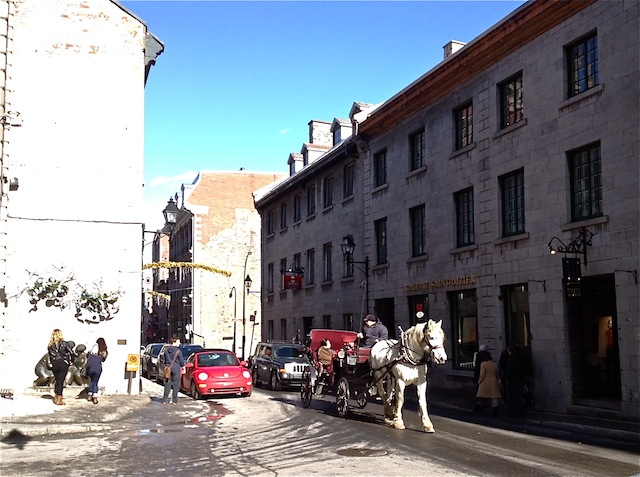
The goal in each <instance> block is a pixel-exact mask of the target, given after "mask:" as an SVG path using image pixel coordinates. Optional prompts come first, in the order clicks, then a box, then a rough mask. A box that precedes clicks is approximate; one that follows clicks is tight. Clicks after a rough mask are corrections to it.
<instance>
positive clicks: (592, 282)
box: [567, 274, 622, 401]
mask: <svg viewBox="0 0 640 477" xmlns="http://www.w3.org/2000/svg"><path fill="white" fill-rule="evenodd" d="M581 282H582V283H581V290H580V296H579V297H577V298H574V299H570V298H569V299H567V310H568V319H569V342H570V346H571V356H572V366H573V373H572V374H573V390H574V396H575V397H576V398H577V399H581V398H583V399H600V400H613V401H619V400H620V399H621V397H622V394H621V389H620V354H619V350H618V324H617V313H616V294H615V277H614V275H612V274H611V275H599V276H592V277H583V278H582V280H581Z"/></svg>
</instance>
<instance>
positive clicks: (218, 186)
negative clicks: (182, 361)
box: [153, 170, 284, 357]
mask: <svg viewBox="0 0 640 477" xmlns="http://www.w3.org/2000/svg"><path fill="white" fill-rule="evenodd" d="M283 176H284V175H283V174H280V173H278V174H275V173H261V172H250V171H246V170H241V171H201V172H200V173H199V174H198V176H197V177H196V179H195V180H194V182H193V183H192V184H185V185H183V186H182V188H181V191H180V194H176V197H175V199H176V200H175V202H176V205H177V207H178V209H179V212H178V216H177V221H176V224H175V226H171V227H169V226H165V229H164V230H163V232H164V233H165V234H169V235H168V241H167V242H165V246H168V256H167V258H168V261H170V262H182V263H186V264H189V265H190V266H183V267H173V268H169V269H168V270H169V272H168V275H167V276H166V277H165V278H166V281H163V280H162V279H160V280H158V279H156V280H154V287H155V290H158V291H161V292H162V293H163V294H164V295H168V296H169V297H170V299H169V300H168V301H167V300H162V299H156V300H154V306H153V308H154V312H155V314H156V316H157V317H158V318H159V340H160V341H168V339H169V338H170V336H171V335H178V336H179V337H181V338H182V340H183V342H191V343H198V344H202V345H206V346H207V347H223V348H227V349H233V350H234V351H235V352H236V353H237V354H238V356H239V357H243V356H244V357H247V356H248V355H249V349H250V347H251V337H252V336H253V337H254V338H255V339H256V341H257V340H258V339H259V337H260V332H261V331H260V318H261V316H259V313H258V312H259V311H260V293H259V290H260V278H261V277H260V231H261V230H260V216H259V215H258V213H257V212H256V210H255V206H254V204H253V197H252V192H253V191H255V190H258V189H262V188H264V187H268V185H269V184H272V183H274V182H276V181H278V180H280V179H281V178H282V177H283ZM165 236H166V235H165ZM161 247H162V242H161V241H159V240H157V241H156V242H154V248H155V251H154V255H153V256H154V257H156V259H160V260H162V259H161V257H162V254H161V253H160V249H161ZM247 276H249V278H251V280H252V284H251V286H250V288H249V289H248V290H247V288H246V286H245V278H246V277H247ZM256 315H258V317H257V319H256ZM163 317H166V319H164V318H163ZM243 344H244V351H243Z"/></svg>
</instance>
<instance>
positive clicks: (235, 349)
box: [229, 287, 238, 353]
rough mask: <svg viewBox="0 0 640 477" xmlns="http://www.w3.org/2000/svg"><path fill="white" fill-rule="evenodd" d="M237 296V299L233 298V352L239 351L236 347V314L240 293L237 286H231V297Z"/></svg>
mask: <svg viewBox="0 0 640 477" xmlns="http://www.w3.org/2000/svg"><path fill="white" fill-rule="evenodd" d="M232 296H235V300H233V352H234V353H235V352H236V351H237V348H236V316H237V313H236V312H237V310H238V293H237V292H236V287H231V291H230V292H229V298H231V297H232Z"/></svg>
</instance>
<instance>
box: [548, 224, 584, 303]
mask: <svg viewBox="0 0 640 477" xmlns="http://www.w3.org/2000/svg"><path fill="white" fill-rule="evenodd" d="M592 238H593V232H591V231H589V230H587V229H586V228H584V227H583V228H582V230H581V231H580V234H579V235H578V236H577V237H576V238H574V239H573V240H571V242H569V243H568V244H565V243H564V242H563V241H562V240H560V239H559V238H558V237H553V238H552V239H551V240H549V244H548V245H549V253H550V254H551V255H555V254H557V253H558V252H559V253H564V257H563V258H562V278H563V281H564V286H565V292H566V295H567V297H568V298H577V297H579V296H580V295H581V290H580V281H581V279H582V270H581V269H580V258H578V257H567V254H568V253H572V254H574V255H583V256H584V263H585V264H586V263H587V246H590V245H591V239H592ZM554 242H557V245H555V246H554Z"/></svg>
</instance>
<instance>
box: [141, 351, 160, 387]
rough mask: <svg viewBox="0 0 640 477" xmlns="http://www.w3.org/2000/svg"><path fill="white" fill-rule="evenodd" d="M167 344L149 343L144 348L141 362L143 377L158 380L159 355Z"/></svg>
mask: <svg viewBox="0 0 640 477" xmlns="http://www.w3.org/2000/svg"><path fill="white" fill-rule="evenodd" d="M164 344H165V343H149V344H148V345H147V346H145V347H144V350H143V351H142V356H141V357H140V361H141V363H142V376H143V377H145V378H149V379H156V377H157V376H158V354H159V353H160V350H161V349H162V346H163V345H164Z"/></svg>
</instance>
